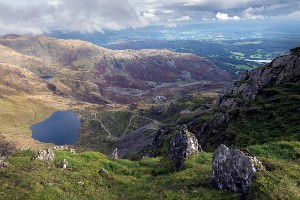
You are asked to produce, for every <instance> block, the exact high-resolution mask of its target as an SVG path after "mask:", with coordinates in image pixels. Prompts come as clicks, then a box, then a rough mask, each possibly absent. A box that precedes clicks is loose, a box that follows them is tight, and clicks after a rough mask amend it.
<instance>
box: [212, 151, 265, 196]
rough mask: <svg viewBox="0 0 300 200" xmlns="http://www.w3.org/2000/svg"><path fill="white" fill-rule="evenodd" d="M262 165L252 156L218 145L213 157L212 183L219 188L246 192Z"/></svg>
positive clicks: (261, 169) (262, 168) (262, 167)
mask: <svg viewBox="0 0 300 200" xmlns="http://www.w3.org/2000/svg"><path fill="white" fill-rule="evenodd" d="M264 170H265V169H264V166H263V165H262V163H261V162H260V161H259V160H257V159H256V158H255V157H254V156H250V155H247V154H245V153H244V152H242V151H240V150H238V149H229V148H228V147H226V146H225V145H220V146H219V147H218V148H217V149H216V151H215V154H214V157H213V172H212V177H211V182H212V185H213V186H214V187H216V188H218V189H220V190H228V191H232V192H236V193H244V194H247V193H248V192H249V190H250V187H251V185H252V183H253V181H254V180H255V178H256V175H257V173H258V172H260V171H264Z"/></svg>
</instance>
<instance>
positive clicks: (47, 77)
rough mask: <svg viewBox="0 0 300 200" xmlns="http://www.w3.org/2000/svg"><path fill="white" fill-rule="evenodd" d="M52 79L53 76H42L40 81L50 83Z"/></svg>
mask: <svg viewBox="0 0 300 200" xmlns="http://www.w3.org/2000/svg"><path fill="white" fill-rule="evenodd" d="M53 78H54V76H42V77H41V79H43V80H45V81H51V80H52V79H53Z"/></svg>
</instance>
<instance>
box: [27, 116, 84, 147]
mask: <svg viewBox="0 0 300 200" xmlns="http://www.w3.org/2000/svg"><path fill="white" fill-rule="evenodd" d="M80 125H81V123H80V120H79V118H78V117H77V115H76V114H75V113H73V112H71V111H60V112H55V113H53V114H52V115H51V117H50V118H48V119H46V120H45V121H43V122H40V123H37V124H33V125H32V126H31V127H30V129H31V131H32V137H33V138H34V139H36V140H38V141H40V142H45V143H54V144H56V145H64V144H75V143H76V142H77V140H78V137H79V129H80Z"/></svg>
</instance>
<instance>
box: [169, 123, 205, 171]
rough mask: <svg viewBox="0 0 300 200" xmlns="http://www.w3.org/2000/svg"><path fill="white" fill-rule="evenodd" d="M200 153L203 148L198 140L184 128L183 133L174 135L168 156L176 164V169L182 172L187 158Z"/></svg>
mask: <svg viewBox="0 0 300 200" xmlns="http://www.w3.org/2000/svg"><path fill="white" fill-rule="evenodd" d="M199 151H201V147H200V145H199V144H198V140H197V138H196V137H195V136H194V135H193V134H192V133H190V132H189V131H188V130H187V129H186V127H183V128H182V129H181V131H177V132H176V133H175V134H174V135H173V137H172V139H171V141H170V144H169V148H168V156H169V158H170V159H171V160H172V161H173V162H174V163H175V166H176V169H177V170H181V169H182V167H183V165H184V161H185V158H186V157H187V156H189V155H192V154H195V153H199Z"/></svg>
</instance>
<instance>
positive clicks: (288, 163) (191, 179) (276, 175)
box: [0, 142, 300, 199]
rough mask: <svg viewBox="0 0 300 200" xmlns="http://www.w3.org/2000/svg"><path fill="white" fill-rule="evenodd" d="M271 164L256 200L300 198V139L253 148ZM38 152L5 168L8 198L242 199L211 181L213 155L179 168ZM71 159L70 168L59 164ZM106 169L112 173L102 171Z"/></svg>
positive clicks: (151, 161)
mask: <svg viewBox="0 0 300 200" xmlns="http://www.w3.org/2000/svg"><path fill="white" fill-rule="evenodd" d="M249 149H250V151H251V152H252V153H253V154H254V155H256V156H257V157H258V158H259V159H260V160H262V161H263V163H264V165H265V166H266V167H267V170H268V171H266V172H264V173H261V174H260V175H259V176H258V178H257V180H256V182H255V184H254V186H253V188H252V191H253V192H252V194H251V199H297V198H299V195H300V187H299V177H300V143H299V142H276V143H268V144H264V145H256V146H251V147H249ZM33 154H34V153H33V152H32V151H23V152H16V153H15V154H13V155H12V157H11V158H10V160H9V162H10V163H11V164H12V166H11V167H8V168H1V169H0V174H1V176H0V181H1V183H2V184H1V185H0V194H1V197H2V198H3V199H239V195H236V194H232V193H228V192H224V191H218V190H216V189H214V188H212V187H211V186H210V184H209V179H210V176H211V161H212V154H211V153H204V152H202V153H200V154H198V155H194V156H191V157H189V158H188V160H187V162H186V165H185V169H184V170H183V171H181V172H174V171H173V166H172V165H171V164H170V161H169V160H168V159H166V158H163V157H157V158H147V159H143V160H141V161H129V160H114V159H110V158H108V157H106V156H104V155H103V154H101V153H96V152H81V153H76V154H71V153H70V152H69V151H67V150H65V151H55V154H56V157H55V161H54V162H53V163H46V162H42V161H31V160H30V158H31V156H32V155H33ZM63 159H67V160H68V162H69V168H68V169H66V170H64V169H61V168H60V167H59V165H60V163H61V161H62V160H63ZM100 169H105V170H107V171H108V174H105V173H99V170H100Z"/></svg>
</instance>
